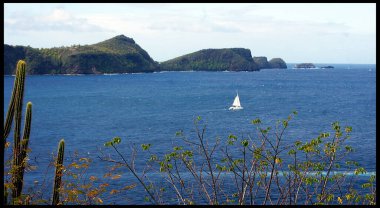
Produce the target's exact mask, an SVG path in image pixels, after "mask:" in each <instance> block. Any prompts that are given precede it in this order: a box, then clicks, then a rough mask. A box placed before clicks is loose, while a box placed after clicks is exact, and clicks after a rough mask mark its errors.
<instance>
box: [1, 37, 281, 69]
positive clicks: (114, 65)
mask: <svg viewBox="0 0 380 208" xmlns="http://www.w3.org/2000/svg"><path fill="white" fill-rule="evenodd" d="M163 51H164V50H163ZM20 59H23V60H25V61H26V63H27V73H28V74H104V73H136V72H153V71H189V70H190V71H258V70H260V69H263V68H286V64H285V62H284V61H283V60H282V59H280V58H276V59H272V60H271V61H269V62H268V61H267V58H266V57H253V58H252V55H251V51H250V50H249V49H244V48H224V49H203V50H200V51H197V52H194V53H191V54H187V55H184V56H180V57H177V58H174V59H171V60H168V61H165V62H162V63H160V64H159V63H158V62H156V61H154V60H153V59H152V58H151V57H150V56H149V54H148V53H147V52H146V51H145V50H144V49H142V48H141V47H140V46H139V45H138V44H136V43H135V41H134V40H133V39H132V38H129V37H126V36H124V35H118V36H116V37H113V38H111V39H108V40H105V41H102V42H99V43H96V44H92V45H72V46H70V47H54V48H41V49H39V48H32V47H29V46H11V45H7V44H4V74H14V71H15V66H16V63H17V61H18V60H20Z"/></svg>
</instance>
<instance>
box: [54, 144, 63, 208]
mask: <svg viewBox="0 0 380 208" xmlns="http://www.w3.org/2000/svg"><path fill="white" fill-rule="evenodd" d="M64 153H65V140H63V139H61V141H60V142H59V145H58V155H57V162H56V167H55V178H54V189H53V205H57V204H58V203H59V190H60V189H61V181H62V170H63V155H64Z"/></svg>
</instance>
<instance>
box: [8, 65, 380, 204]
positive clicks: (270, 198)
mask: <svg viewBox="0 0 380 208" xmlns="http://www.w3.org/2000/svg"><path fill="white" fill-rule="evenodd" d="M24 81H25V62H24V61H19V62H18V64H17V73H16V77H15V82H14V89H13V92H12V97H11V101H10V104H9V108H8V112H7V117H6V120H5V121H6V122H5V125H4V137H3V138H4V143H3V144H4V148H3V150H4V151H5V150H6V149H7V148H9V147H10V146H11V145H10V142H7V141H6V138H7V137H8V135H9V133H10V130H11V127H12V122H13V121H14V123H15V125H14V126H15V127H14V134H13V135H14V142H13V145H12V152H13V154H12V157H11V158H9V159H7V161H5V166H6V167H8V168H5V177H4V202H5V204H15V205H29V204H53V205H58V204H63V205H73V204H81V205H92V204H105V203H110V204H112V203H113V202H112V201H113V200H112V199H114V197H117V196H126V195H129V194H131V193H129V191H130V190H143V193H145V195H144V196H141V198H142V200H141V201H143V200H144V201H145V203H147V204H180V205H187V204H212V205H221V204H238V205H244V204H251V205H254V204H265V205H266V204H276V205H294V204H314V205H322V204H323V205H328V204H347V205H352V204H354V205H361V204H365V205H375V204H376V184H375V181H376V176H375V175H372V176H370V177H369V178H368V181H366V182H365V183H361V184H358V183H359V182H358V179H359V177H360V175H361V174H364V173H366V170H365V169H364V168H363V167H360V165H359V164H358V163H357V162H355V161H352V160H350V156H351V155H352V154H354V149H353V148H352V147H351V146H348V145H344V142H345V141H346V140H347V139H349V138H350V133H351V131H352V128H351V127H348V126H347V127H342V126H341V125H340V124H339V123H338V122H334V123H332V125H331V127H332V131H331V132H323V133H321V134H319V135H318V136H317V137H316V138H313V139H311V140H310V141H306V142H302V141H296V142H294V143H289V142H287V139H286V138H285V136H284V135H285V134H284V133H285V131H286V130H287V129H288V127H289V124H290V123H291V120H292V119H293V117H294V116H295V115H297V112H293V113H292V114H291V115H289V116H288V118H286V119H284V120H278V121H277V122H276V124H275V126H274V127H273V129H272V127H264V126H263V124H262V122H261V120H260V119H258V118H257V119H254V120H252V124H253V125H254V126H255V127H256V134H255V135H246V136H242V137H241V138H239V137H238V136H236V135H233V134H231V135H229V136H228V137H227V138H224V139H220V138H216V139H215V140H212V139H208V138H206V137H205V135H206V134H205V133H206V130H207V129H206V125H205V123H204V122H203V120H202V118H201V117H198V118H197V119H196V120H195V121H194V127H195V133H194V135H190V136H187V135H186V134H185V133H184V132H183V131H178V132H177V133H176V136H177V137H178V139H179V141H178V142H179V144H182V145H178V146H173V149H172V150H171V151H169V152H166V153H165V154H158V153H155V152H154V146H152V144H141V149H140V148H136V147H133V148H132V151H131V152H132V156H128V157H127V156H126V155H124V154H123V153H122V149H121V148H120V143H121V138H119V137H115V138H113V139H112V140H111V141H109V142H107V143H105V144H104V145H105V146H106V147H108V148H110V149H107V150H109V152H106V153H104V152H103V153H104V154H102V155H100V156H99V160H101V161H104V162H105V163H109V164H110V165H109V166H108V169H106V170H104V175H103V177H102V178H99V177H96V176H93V175H89V174H88V173H87V170H88V168H89V167H90V165H91V162H92V160H91V159H89V158H86V157H81V155H79V154H77V153H75V154H74V155H73V156H72V157H71V159H70V161H67V162H69V164H66V165H65V164H63V157H64V141H63V140H61V141H60V143H59V146H58V151H57V152H58V153H57V156H56V157H55V158H54V159H53V161H52V163H51V165H50V166H49V167H47V169H50V167H51V166H53V167H55V177H54V180H53V181H51V182H50V185H53V191H52V193H53V194H52V195H51V196H46V195H44V192H46V188H47V187H46V185H41V186H39V185H36V186H35V187H34V188H31V189H29V190H28V191H25V190H23V181H24V174H25V172H28V171H33V169H35V167H33V166H30V165H29V164H28V155H29V152H30V148H28V143H29V136H30V131H31V121H32V120H31V116H32V104H31V103H30V102H29V103H28V104H27V109H26V115H25V122H24V131H23V137H22V139H21V134H20V130H21V128H20V126H21V114H22V113H21V111H22V110H21V109H22V102H23V95H24ZM110 153H113V154H110ZM137 154H140V156H137ZM127 158H128V159H127ZM136 158H139V159H142V160H143V161H144V163H145V166H144V167H136V166H135V163H136V162H137V161H136ZM150 173H155V175H156V178H154V180H153V178H152V177H150V176H151V175H152V174H150ZM350 173H353V174H350ZM123 174H125V175H131V176H132V177H133V178H134V179H133V180H131V181H128V182H127V184H124V185H123V186H122V187H121V188H120V187H116V186H115V187H114V186H111V185H110V184H112V183H113V182H115V181H117V180H120V179H121V176H122V175H123ZM157 177H158V178H159V179H157ZM46 183H49V182H46ZM113 184H115V183H113ZM50 187H51V186H50ZM358 187H359V188H358ZM118 203H119V204H123V202H122V201H118ZM126 203H127V202H126ZM124 204H125V203H124Z"/></svg>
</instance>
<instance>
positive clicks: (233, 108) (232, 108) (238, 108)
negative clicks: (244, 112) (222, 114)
mask: <svg viewBox="0 0 380 208" xmlns="http://www.w3.org/2000/svg"><path fill="white" fill-rule="evenodd" d="M241 109H243V107H235V106H233V107H230V108H229V110H241Z"/></svg>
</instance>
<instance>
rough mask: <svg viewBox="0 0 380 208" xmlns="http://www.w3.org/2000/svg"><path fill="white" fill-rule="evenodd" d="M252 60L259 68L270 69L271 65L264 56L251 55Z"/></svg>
mask: <svg viewBox="0 0 380 208" xmlns="http://www.w3.org/2000/svg"><path fill="white" fill-rule="evenodd" d="M253 61H254V62H255V63H256V65H257V66H258V67H259V68H260V69H270V68H271V66H270V64H269V62H268V59H267V57H265V56H257V57H253Z"/></svg>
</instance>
